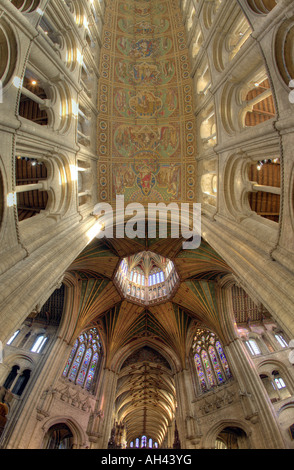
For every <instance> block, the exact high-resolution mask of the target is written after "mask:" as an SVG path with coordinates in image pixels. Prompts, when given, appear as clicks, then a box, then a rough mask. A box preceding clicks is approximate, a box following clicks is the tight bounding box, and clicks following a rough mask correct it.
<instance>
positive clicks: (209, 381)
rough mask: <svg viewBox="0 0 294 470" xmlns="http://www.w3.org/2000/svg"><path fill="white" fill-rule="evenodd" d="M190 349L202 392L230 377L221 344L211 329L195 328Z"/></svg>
mask: <svg viewBox="0 0 294 470" xmlns="http://www.w3.org/2000/svg"><path fill="white" fill-rule="evenodd" d="M192 351H193V357H194V363H195V367H196V372H197V377H198V381H199V386H200V389H201V391H202V392H206V391H208V390H210V389H212V388H213V387H216V386H218V385H221V384H223V383H224V382H226V381H227V380H228V379H230V378H231V377H232V374H231V371H230V368H229V365H228V362H227V358H226V356H225V353H224V351H223V348H222V345H221V343H220V341H219V340H218V338H217V337H216V335H215V334H214V333H212V332H211V331H209V330H202V329H198V330H197V332H196V335H195V337H194V343H193V346H192Z"/></svg>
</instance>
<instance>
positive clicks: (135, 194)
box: [98, 0, 196, 204]
mask: <svg viewBox="0 0 294 470" xmlns="http://www.w3.org/2000/svg"><path fill="white" fill-rule="evenodd" d="M189 67H190V66H189V57H188V49H187V47H186V38H185V30H184V26H183V24H182V21H181V12H180V10H179V8H178V2H176V1H174V0H171V1H166V0H165V1H162V2H159V3H158V2H152V1H144V2H142V1H121V0H115V1H112V2H111V3H109V4H108V6H107V9H106V15H105V26H104V30H103V40H102V49H101V60H100V80H99V82H100V89H99V92H98V96H99V102H98V109H99V119H98V131H99V132H98V153H99V165H98V197H99V200H100V201H106V202H111V203H114V202H115V200H116V195H124V198H125V201H126V202H140V203H143V204H144V203H149V202H151V201H152V202H160V201H162V202H167V201H188V202H189V201H191V202H193V201H194V200H195V190H194V186H195V177H196V162H195V122H194V114H193V107H192V80H191V77H190V72H189ZM187 174H188V175H189V178H186V176H185V175H187Z"/></svg>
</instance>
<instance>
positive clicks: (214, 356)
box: [208, 346, 224, 382]
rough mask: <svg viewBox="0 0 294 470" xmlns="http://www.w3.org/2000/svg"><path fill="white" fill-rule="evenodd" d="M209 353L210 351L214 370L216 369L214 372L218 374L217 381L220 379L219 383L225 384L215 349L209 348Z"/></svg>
mask: <svg viewBox="0 0 294 470" xmlns="http://www.w3.org/2000/svg"><path fill="white" fill-rule="evenodd" d="M208 351H209V354H210V358H211V361H212V364H213V368H214V372H215V373H216V376H217V379H218V381H219V382H223V381H224V378H223V375H222V373H221V369H220V366H219V363H218V360H217V357H216V353H215V349H214V347H213V346H209V348H208Z"/></svg>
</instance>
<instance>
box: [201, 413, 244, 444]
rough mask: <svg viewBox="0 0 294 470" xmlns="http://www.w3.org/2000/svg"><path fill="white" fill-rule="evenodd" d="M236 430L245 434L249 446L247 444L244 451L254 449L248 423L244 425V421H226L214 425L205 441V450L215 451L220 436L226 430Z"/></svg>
mask: <svg viewBox="0 0 294 470" xmlns="http://www.w3.org/2000/svg"><path fill="white" fill-rule="evenodd" d="M227 428H229V429H235V430H240V432H241V433H243V436H244V437H245V439H246V441H247V446H246V444H245V447H243V445H244V444H243V445H242V448H243V449H246V448H247V449H250V448H253V446H252V442H251V429H250V427H249V426H248V424H247V423H244V422H243V421H242V420H235V419H224V420H221V421H219V422H218V423H216V424H214V425H213V426H212V427H211V428H210V429H209V431H208V432H207V434H206V436H205V438H204V441H203V448H205V449H214V448H215V441H216V439H217V437H218V436H219V434H220V433H221V432H222V431H223V430H225V429H227Z"/></svg>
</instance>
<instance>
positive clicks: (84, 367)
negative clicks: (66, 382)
mask: <svg viewBox="0 0 294 470" xmlns="http://www.w3.org/2000/svg"><path fill="white" fill-rule="evenodd" d="M91 356H92V349H88V350H87V352H86V354H85V358H84V361H83V364H82V367H81V369H80V372H79V375H78V378H77V381H76V383H77V384H78V385H84V382H85V378H86V373H87V370H88V367H89V364H90V360H91Z"/></svg>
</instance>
